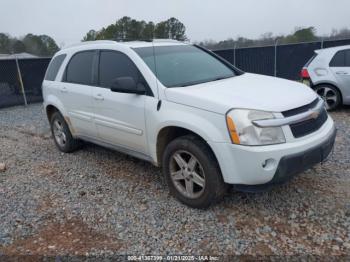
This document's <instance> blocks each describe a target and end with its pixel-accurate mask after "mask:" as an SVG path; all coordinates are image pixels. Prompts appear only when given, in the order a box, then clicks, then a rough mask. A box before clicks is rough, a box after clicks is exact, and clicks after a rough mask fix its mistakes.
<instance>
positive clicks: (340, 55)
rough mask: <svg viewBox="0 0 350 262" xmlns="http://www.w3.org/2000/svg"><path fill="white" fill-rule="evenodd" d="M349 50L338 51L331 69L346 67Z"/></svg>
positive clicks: (332, 61)
mask: <svg viewBox="0 0 350 262" xmlns="http://www.w3.org/2000/svg"><path fill="white" fill-rule="evenodd" d="M346 51H347V50H342V51H338V52H337V53H336V54H335V55H334V56H333V58H332V60H331V62H330V63H329V66H330V67H344V66H345V54H346Z"/></svg>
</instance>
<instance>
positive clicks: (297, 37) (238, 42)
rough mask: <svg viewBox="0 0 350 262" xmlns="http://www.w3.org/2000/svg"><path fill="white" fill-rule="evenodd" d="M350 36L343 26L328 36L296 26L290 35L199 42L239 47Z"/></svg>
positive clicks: (349, 31) (215, 46)
mask: <svg viewBox="0 0 350 262" xmlns="http://www.w3.org/2000/svg"><path fill="white" fill-rule="evenodd" d="M346 38H350V29H347V28H343V29H340V30H336V29H333V30H332V32H331V34H329V35H327V36H319V35H317V31H316V29H315V27H307V28H300V27H299V28H296V29H295V30H294V32H293V33H291V34H288V35H274V34H273V33H264V34H262V35H261V36H260V37H259V38H257V39H249V38H245V37H237V38H236V39H233V38H229V39H226V40H223V41H214V40H205V41H201V42H198V43H197V44H199V45H201V46H205V47H207V48H209V49H214V50H215V49H225V48H233V47H236V48H239V47H254V46H268V45H275V44H276V41H277V43H278V44H294V43H302V42H314V41H322V40H324V41H325V40H337V39H346Z"/></svg>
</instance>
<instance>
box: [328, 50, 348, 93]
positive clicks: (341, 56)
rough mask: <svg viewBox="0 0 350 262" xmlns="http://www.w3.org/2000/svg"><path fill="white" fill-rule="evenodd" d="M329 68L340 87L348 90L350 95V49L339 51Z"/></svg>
mask: <svg viewBox="0 0 350 262" xmlns="http://www.w3.org/2000/svg"><path fill="white" fill-rule="evenodd" d="M329 67H330V68H331V71H332V73H333V74H334V76H335V78H336V79H337V82H338V83H339V87H340V88H341V89H342V90H346V93H350V49H347V50H342V51H338V52H337V53H336V54H335V55H334V57H333V59H332V60H331V62H330V64H329Z"/></svg>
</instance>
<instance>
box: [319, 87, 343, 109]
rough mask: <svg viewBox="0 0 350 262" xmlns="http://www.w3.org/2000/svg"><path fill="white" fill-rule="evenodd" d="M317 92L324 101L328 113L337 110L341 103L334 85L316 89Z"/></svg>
mask: <svg viewBox="0 0 350 262" xmlns="http://www.w3.org/2000/svg"><path fill="white" fill-rule="evenodd" d="M314 90H315V92H316V93H317V94H318V95H319V96H321V98H322V99H323V100H324V102H325V105H326V109H327V110H328V111H332V110H335V109H336V108H337V107H338V106H339V105H340V103H341V96H340V93H339V91H338V89H337V88H336V87H334V86H332V85H326V84H323V85H319V86H316V87H315V88H314Z"/></svg>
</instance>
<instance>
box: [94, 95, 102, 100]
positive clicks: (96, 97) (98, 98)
mask: <svg viewBox="0 0 350 262" xmlns="http://www.w3.org/2000/svg"><path fill="white" fill-rule="evenodd" d="M94 98H95V100H99V101H103V100H104V97H103V96H102V95H101V94H97V95H95V96H94Z"/></svg>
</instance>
